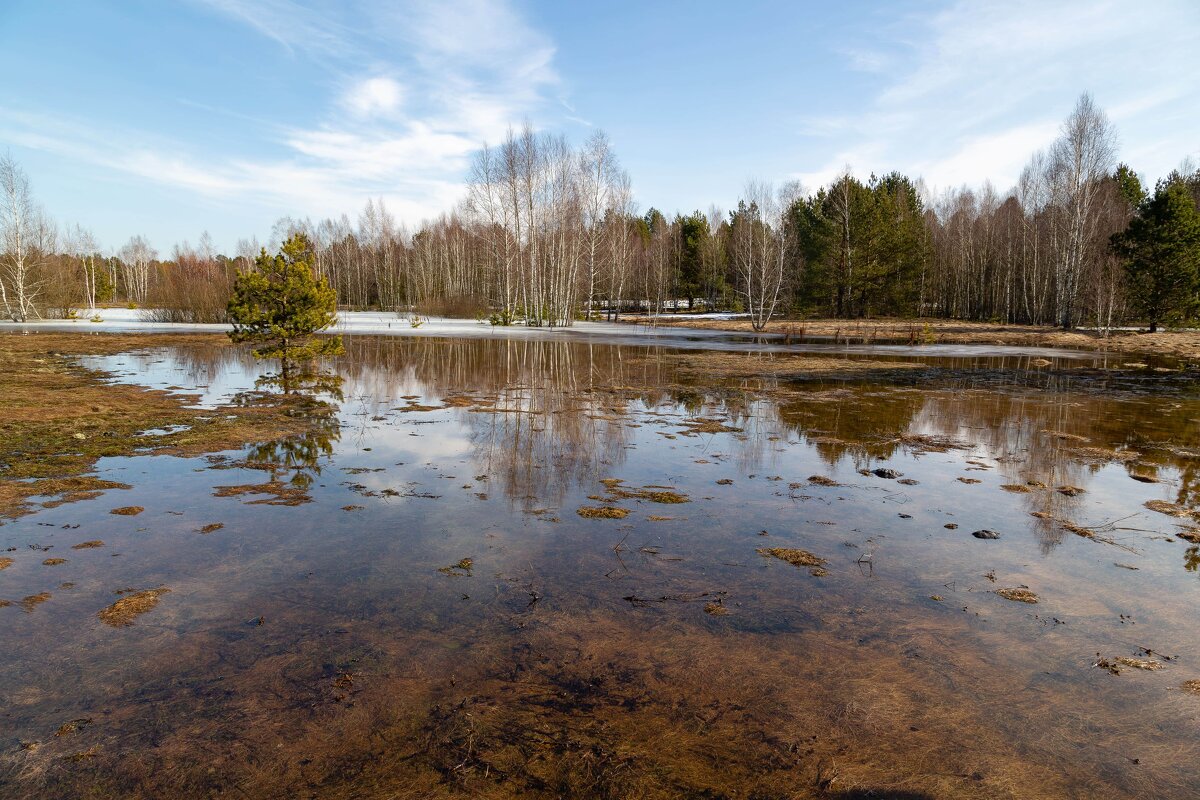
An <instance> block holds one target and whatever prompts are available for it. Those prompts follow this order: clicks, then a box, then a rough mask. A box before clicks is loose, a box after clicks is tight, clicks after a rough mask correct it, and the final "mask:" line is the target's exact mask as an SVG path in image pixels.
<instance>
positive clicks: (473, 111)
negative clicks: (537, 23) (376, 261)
mask: <svg viewBox="0 0 1200 800" xmlns="http://www.w3.org/2000/svg"><path fill="white" fill-rule="evenodd" d="M195 2H196V3H198V4H199V5H200V6H202V7H204V8H206V9H209V10H210V11H212V12H214V13H216V14H217V15H219V16H221V17H224V18H226V19H228V20H230V21H232V22H233V23H235V24H238V25H242V26H245V27H246V28H248V29H249V30H252V31H254V32H256V33H258V34H260V35H261V36H263V37H264V38H265V39H266V40H267V41H268V42H271V43H274V44H275V45H277V46H278V47H279V48H280V49H281V50H282V51H283V52H284V54H286V55H285V57H286V58H293V59H309V60H311V61H312V62H313V63H314V64H316V65H317V66H318V68H319V69H320V70H321V71H322V72H325V73H326V74H327V75H328V76H329V78H328V81H327V84H328V87H329V90H328V91H327V92H326V94H325V96H324V97H323V99H322V100H320V101H319V102H318V103H317V104H316V106H315V108H314V111H315V113H314V116H315V119H316V122H315V123H314V124H307V125H306V124H295V123H294V122H293V123H292V124H290V125H289V124H288V123H287V122H286V121H284V120H277V121H272V122H270V123H268V124H265V125H263V124H260V125H256V126H254V127H253V128H251V129H250V130H254V131H256V135H257V137H259V138H257V139H256V140H254V141H252V142H249V143H248V145H249V146H248V148H247V152H246V153H238V152H229V151H228V150H226V151H224V152H217V153H213V152H205V151H204V150H203V145H202V143H199V142H198V143H193V144H190V145H189V144H185V143H182V142H179V141H169V140H162V139H157V138H151V137H149V136H148V135H147V134H146V132H144V131H137V130H119V129H116V128H113V127H109V128H107V129H106V128H105V127H104V126H103V125H98V124H95V123H91V122H87V123H85V121H83V120H75V119H69V118H65V117H62V116H53V115H42V116H40V117H38V118H36V119H35V118H34V117H32V116H31V115H28V114H17V113H14V114H3V113H0V138H2V139H4V140H6V141H10V142H12V143H14V144H18V145H21V146H25V147H30V148H34V149H40V150H44V151H48V152H54V153H57V154H60V155H63V156H66V157H69V158H73V159H78V160H81V161H84V162H89V163H92V164H97V165H100V166H102V167H105V168H108V169H112V170H117V171H119V172H122V173H124V174H127V175H132V176H135V177H137V178H139V179H142V180H146V181H150V182H154V183H157V184H160V185H163V186H167V187H171V188H174V189H177V190H179V191H180V192H186V193H194V194H196V195H200V196H203V197H207V198H210V199H214V200H215V199H220V200H222V201H226V202H230V203H236V204H240V205H257V206H259V207H263V208H266V209H268V210H269V211H270V212H271V213H274V214H278V215H284V214H299V215H319V216H324V215H340V214H341V213H349V214H351V215H353V214H354V213H355V212H356V211H357V210H358V209H359V208H361V207H362V205H363V204H364V203H365V202H366V200H367V199H368V198H369V197H383V198H384V199H385V201H386V202H387V203H388V205H389V207H390V208H391V210H392V211H393V212H394V213H396V214H397V215H398V216H400V217H401V218H404V219H407V220H408V221H410V222H416V221H419V220H420V219H422V218H425V217H429V216H433V215H435V214H437V213H440V212H441V211H443V210H446V209H448V208H450V207H452V206H453V205H454V203H455V202H456V201H457V199H458V198H459V197H460V196H461V193H462V182H463V178H464V175H465V172H466V168H467V165H468V162H469V159H470V157H471V154H472V153H473V152H474V151H475V150H477V149H478V148H479V147H480V146H481V145H482V144H483V143H484V142H485V141H492V142H494V141H496V140H498V139H500V138H501V137H502V136H503V135H504V134H505V132H506V130H507V129H508V128H509V127H512V126H516V125H519V124H520V123H521V122H522V121H523V120H524V119H526V118H530V117H532V116H533V115H534V114H536V113H538V112H539V111H540V110H543V109H545V108H548V107H558V102H559V98H560V96H561V86H560V83H559V79H558V76H557V74H556V72H555V70H554V66H553V58H554V52H555V50H554V46H553V44H552V43H551V42H550V41H549V39H548V38H546V37H545V36H544V35H543V34H541V33H540V32H539V31H537V30H535V29H534V28H533V27H532V26H530V25H529V24H528V23H527V22H526V21H525V20H524V19H523V18H522V17H521V16H520V14H518V13H517V11H516V10H515V9H514V8H513V7H511V6H510V5H508V4H507V3H506V2H484V1H483V0H440V1H435V0H405V2H399V3H392V2H373V1H372V0H353V2H348V3H335V2H332V0H313V1H312V2H304V3H302V2H298V1H297V0H253V1H252V0H195ZM314 91H318V92H320V91H322V90H321V88H320V87H314ZM231 113H232V112H231ZM235 116H241V115H236V114H235ZM131 142H141V144H139V145H136V146H134V145H131V144H130V143H131ZM264 152H265V153H267V155H263V153H264Z"/></svg>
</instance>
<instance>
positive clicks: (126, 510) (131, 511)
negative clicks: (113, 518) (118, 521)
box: [108, 506, 146, 517]
mask: <svg viewBox="0 0 1200 800" xmlns="http://www.w3.org/2000/svg"><path fill="white" fill-rule="evenodd" d="M145 510H146V509H145V508H143V507H142V506H121V507H120V508H114V509H113V510H112V511H109V512H108V513H110V514H116V515H117V516H118V517H136V516H137V515H138V514H140V513H142V512H143V511H145Z"/></svg>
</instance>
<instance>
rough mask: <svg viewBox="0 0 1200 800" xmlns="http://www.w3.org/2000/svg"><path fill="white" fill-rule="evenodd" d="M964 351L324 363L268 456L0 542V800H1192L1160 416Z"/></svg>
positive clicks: (122, 367) (222, 363) (158, 375)
mask: <svg viewBox="0 0 1200 800" xmlns="http://www.w3.org/2000/svg"><path fill="white" fill-rule="evenodd" d="M963 349H964V348H958V349H957V350H956V352H955V355H954V358H953V359H946V358H941V359H925V360H920V361H919V363H918V365H917V366H916V367H909V368H906V369H903V370H900V369H897V370H895V371H883V372H880V371H878V370H876V371H875V372H870V373H867V372H861V371H859V372H856V371H854V370H843V371H842V373H841V374H839V373H837V372H831V373H829V374H821V375H820V376H819V377H813V378H806V377H805V376H804V375H802V374H801V375H797V374H795V373H794V372H793V371H788V370H782V371H780V370H773V371H772V372H771V374H769V375H767V376H766V377H748V376H747V375H746V374H745V370H743V369H740V368H738V367H737V365H736V364H734V365H730V364H729V363H728V362H727V361H723V362H721V363H720V364H717V363H716V362H714V363H713V365H711V366H710V367H706V366H705V364H704V363H703V357H702V356H698V355H697V354H696V353H694V352H685V353H681V352H680V351H678V350H672V349H667V348H661V347H660V348H655V347H643V346H631V345H623V344H622V345H616V344H596V343H589V342H578V341H570V340H568V339H564V340H555V341H539V340H537V339H534V338H521V339H507V340H490V339H482V338H480V339H472V340H445V339H436V338H422V339H376V338H370V337H359V338H355V339H351V340H348V341H347V356H346V357H344V358H341V359H339V360H338V362H337V363H336V365H335V368H336V369H337V371H338V372H339V373H340V375H341V376H342V377H343V378H344V383H343V385H342V394H341V400H340V401H339V400H335V399H334V398H333V397H331V396H328V395H327V396H325V400H326V401H327V405H326V406H325V407H324V415H325V416H324V418H323V419H319V420H316V421H315V424H314V425H313V428H312V431H311V432H310V433H309V434H306V435H304V436H297V437H291V438H288V439H284V440H279V441H273V442H264V443H261V444H259V445H257V446H254V447H251V448H247V449H246V450H244V451H237V452H228V453H224V454H220V455H217V456H210V457H207V458H178V457H172V456H162V455H157V456H156V455H145V456H138V457H132V458H110V459H103V460H101V461H100V463H99V465H98V470H97V473H96V474H97V476H98V477H100V478H102V479H104V480H109V481H115V482H119V483H122V484H127V485H129V486H130V487H131V488H129V489H123V490H120V491H116V490H113V491H107V492H105V493H104V494H103V495H102V496H100V497H98V498H95V499H88V500H83V501H80V502H75V503H67V504H64V505H60V506H57V507H53V508H46V509H42V510H39V511H38V513H36V514H32V515H29V516H26V517H23V518H20V519H19V520H16V521H10V522H8V523H7V524H5V525H3V527H0V545H2V547H0V552H2V553H3V558H0V563H5V562H8V561H9V560H11V563H8V565H7V566H6V567H5V568H3V571H2V572H0V599H3V600H6V601H8V605H4V606H3V607H0V715H2V716H0V720H3V724H2V725H0V728H2V732H0V794H3V795H5V796H31V797H60V796H76V795H79V794H82V793H84V791H85V789H86V790H87V791H90V792H92V793H94V794H96V795H99V796H106V795H107V796H131V797H156V796H163V795H176V796H214V797H225V796H230V797H247V796H249V797H263V796H266V797H276V796H278V797H294V796H320V797H361V796H386V797H398V798H403V797H414V798H415V797H438V796H459V797H509V796H517V795H525V796H532V797H561V796H589V797H591V796H596V797H613V798H616V797H638V798H656V797H677V796H710V797H745V798H749V797H758V798H775V797H778V798H785V797H806V796H812V797H841V798H851V797H871V796H890V797H909V798H924V797H989V798H990V797H1021V798H1028V797H1063V796H1077V797H1093V796H1095V797H1100V796H1104V797H1116V796H1122V797H1135V796H1136V797H1190V796H1194V792H1195V787H1196V786H1200V695H1198V694H1197V693H1196V692H1195V691H1194V689H1189V688H1188V687H1190V686H1194V685H1195V682H1196V681H1197V680H1198V679H1200V628H1198V627H1197V626H1196V625H1195V617H1196V609H1197V607H1198V606H1200V574H1198V570H1200V545H1198V544H1197V543H1196V542H1197V541H1200V538H1198V537H1197V534H1196V533H1194V532H1192V529H1193V528H1194V527H1200V520H1198V519H1195V518H1193V516H1192V515H1191V510H1192V509H1196V508H1197V507H1198V506H1197V493H1198V491H1200V470H1198V467H1200V402H1198V401H1197V400H1195V399H1193V397H1194V396H1195V395H1194V390H1193V387H1192V386H1191V385H1190V384H1189V383H1188V380H1187V379H1186V377H1182V376H1180V375H1178V374H1174V373H1170V374H1168V373H1153V374H1151V373H1147V374H1142V373H1130V372H1122V373H1108V372H1105V371H1104V370H1102V369H1100V367H1101V366H1103V365H1102V364H1098V363H1096V362H1095V361H1089V360H1088V359H1086V358H1071V359H1064V360H1063V361H1062V362H1061V363H1059V364H1056V365H1053V366H1052V367H1050V368H1046V367H1038V368H1034V367H1032V366H1030V364H1029V359H1030V357H1029V356H1028V355H1025V356H1020V355H1014V356H1003V357H1001V356H995V355H988V356H986V357H981V358H977V359H976V358H971V357H970V355H969V349H968V350H967V352H966V353H963V352H959V351H962V350H963ZM839 357H840V358H846V357H847V355H846V354H844V353H843V354H841V355H840V356H839ZM863 357H864V358H873V359H879V358H880V355H879V354H878V353H868V354H864V355H863ZM723 358H726V359H728V358H729V356H728V354H726V355H725V356H723ZM905 358H906V359H907V360H910V361H911V360H912V359H909V358H908V357H907V356H905ZM86 363H88V364H89V365H90V366H93V367H96V368H102V369H105V370H108V371H111V372H112V373H114V375H115V376H116V377H115V378H114V379H115V380H120V381H126V382H137V383H141V384H144V385H148V386H153V387H155V388H170V389H172V390H174V391H180V392H186V393H189V394H191V393H196V394H199V395H200V397H199V398H198V400H197V402H199V403H200V404H201V405H205V406H208V407H214V408H215V407H216V406H217V405H218V404H220V403H222V402H228V401H229V400H230V399H231V398H233V397H234V395H235V394H236V393H237V392H238V391H241V390H244V389H248V388H251V387H252V386H253V385H254V381H255V378H256V377H257V376H258V375H259V367H258V366H256V365H255V364H254V363H253V362H252V361H250V360H248V359H247V358H246V356H245V354H244V353H242V352H240V351H236V350H230V349H219V348H203V347H194V348H176V349H165V350H164V349H158V350H155V351H153V352H147V353H141V354H128V355H122V356H115V357H109V358H94V359H88V360H87V362H86ZM718 367H719V369H717V368H718ZM706 368H708V369H712V370H716V372H715V373H713V374H716V377H715V378H714V377H712V374H710V376H709V377H708V378H704V377H703V376H702V375H703V373H704V370H705V369H706ZM173 433H175V432H174V431H171V430H163V431H154V434H155V435H154V436H153V437H152V438H154V439H155V440H163V441H164V442H166V443H169V441H170V438H171V436H172V435H173ZM134 508H140V509H142V510H141V511H140V512H139V513H136V514H132V513H129V512H127V513H110V512H114V511H115V512H122V511H126V510H128V509H134ZM594 509H613V511H612V512H596V511H594ZM977 534H995V535H994V536H991V535H977ZM61 557H66V561H65V562H62V561H61V560H60V559H61ZM51 560H54V561H55V562H56V565H55V566H46V564H47V563H48V562H49V561H51ZM0 605H3V604H2V603H0ZM872 792H874V794H872Z"/></svg>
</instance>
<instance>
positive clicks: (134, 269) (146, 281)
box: [120, 236, 158, 304]
mask: <svg viewBox="0 0 1200 800" xmlns="http://www.w3.org/2000/svg"><path fill="white" fill-rule="evenodd" d="M120 256H121V264H122V266H123V267H124V275H123V278H124V281H125V292H126V294H127V295H128V296H129V298H130V299H131V300H133V301H134V302H136V303H139V304H142V303H145V302H146V298H147V297H148V296H149V294H150V268H151V266H152V265H153V263H154V260H155V259H156V258H158V252H157V251H156V250H155V249H154V248H153V247H151V246H150V242H149V241H147V239H146V237H144V236H133V237H131V238H130V239H129V241H128V242H127V243H126V244H125V246H124V247H122V248H121V253H120Z"/></svg>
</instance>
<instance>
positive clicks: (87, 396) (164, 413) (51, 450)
mask: <svg viewBox="0 0 1200 800" xmlns="http://www.w3.org/2000/svg"><path fill="white" fill-rule="evenodd" d="M168 345H184V346H201V345H202V346H207V347H230V346H232V345H230V343H229V340H228V338H227V337H225V336H222V335H220V334H211V335H175V334H172V335H156V334H80V333H49V332H47V333H37V334H33V335H23V334H17V333H11V334H10V333H3V334H0V363H3V364H4V369H0V518H4V517H17V516H20V515H22V514H28V513H31V512H32V511H34V510H36V507H35V506H34V505H33V500H32V499H31V498H38V497H48V498H51V499H49V500H47V501H45V502H43V503H42V505H43V506H52V505H57V504H60V503H62V502H73V501H76V500H84V499H89V498H93V497H96V496H98V495H99V494H100V493H101V492H104V491H107V490H110V489H125V488H129V487H128V486H126V485H125V484H119V483H114V482H112V481H102V480H99V479H97V478H95V477H92V476H89V475H87V473H88V472H89V471H90V470H91V469H92V467H93V465H94V464H95V462H96V460H97V459H98V458H102V457H112V456H128V455H133V454H135V453H138V452H146V453H157V454H171V455H199V454H202V453H208V452H215V451H218V450H227V449H232V448H236V447H241V446H243V445H245V444H246V443H249V442H256V441H265V440H268V439H274V438H279V437H282V436H286V435H289V434H294V433H299V432H302V431H304V430H305V429H306V428H307V427H308V424H309V423H308V422H307V421H306V420H305V418H304V416H303V415H302V414H298V413H295V412H296V411H297V410H298V409H297V406H298V404H303V403H305V402H307V401H304V400H302V399H300V398H295V397H282V396H278V395H272V396H269V397H268V396H264V397H261V398H258V400H257V401H256V402H249V403H246V404H245V405H238V406H231V407H225V408H222V409H220V411H221V413H219V414H213V413H212V412H211V411H205V410H203V409H194V408H187V405H188V404H189V403H190V402H192V401H193V400H194V398H192V397H189V396H186V395H175V394H170V393H168V392H162V391H155V390H149V389H145V388H142V387H138V386H130V385H124V384H108V383H105V382H104V380H103V379H104V377H105V376H104V375H102V374H100V373H98V372H96V371H93V370H87V369H84V368H82V367H80V366H78V365H77V364H76V363H75V361H74V359H73V357H74V356H80V355H111V354H114V353H121V352H128V351H131V350H143V349H146V348H152V347H162V346H168ZM289 411H290V412H292V413H289ZM171 426H184V428H183V429H181V430H179V431H177V432H176V433H172V434H170V435H168V436H163V437H156V438H155V440H154V441H153V442H148V441H147V439H146V438H145V437H142V436H139V435H138V434H139V433H140V432H141V431H144V430H148V429H152V428H169V427H171ZM6 479H7V480H6Z"/></svg>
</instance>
